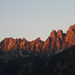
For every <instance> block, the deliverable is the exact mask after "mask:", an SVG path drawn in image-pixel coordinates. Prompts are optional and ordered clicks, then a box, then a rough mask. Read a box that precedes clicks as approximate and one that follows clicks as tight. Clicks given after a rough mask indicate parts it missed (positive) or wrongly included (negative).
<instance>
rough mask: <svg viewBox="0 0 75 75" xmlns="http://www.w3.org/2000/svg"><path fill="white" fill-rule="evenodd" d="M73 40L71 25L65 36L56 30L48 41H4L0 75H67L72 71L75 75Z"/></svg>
mask: <svg viewBox="0 0 75 75" xmlns="http://www.w3.org/2000/svg"><path fill="white" fill-rule="evenodd" d="M74 37H75V25H71V26H70V27H69V29H68V30H67V32H66V33H63V31H62V30H58V31H55V30H53V31H52V32H51V33H50V36H48V38H47V39H46V41H42V40H41V39H40V37H38V38H37V39H36V40H33V41H27V40H26V39H25V38H23V39H20V38H19V39H13V38H12V37H10V38H5V39H4V40H2V41H1V42H0V75H64V74H68V70H69V67H70V68H71V73H70V75H73V74H74V67H73V65H74V57H75V51H74V49H75V38H74ZM71 62H72V63H71ZM65 65H66V66H65ZM68 65H69V66H68ZM72 69H73V71H72ZM64 70H66V71H64ZM72 72H73V74H72Z"/></svg>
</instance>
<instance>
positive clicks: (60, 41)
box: [0, 25, 75, 53]
mask: <svg viewBox="0 0 75 75" xmlns="http://www.w3.org/2000/svg"><path fill="white" fill-rule="evenodd" d="M74 44H75V25H72V26H70V27H69V29H68V30H67V33H66V34H65V33H63V31H62V30H58V31H55V30H53V31H52V32H51V33H50V36H49V37H48V38H47V39H46V41H42V40H41V39H40V37H39V38H37V39H36V40H33V41H27V40H26V39H25V38H23V39H13V38H5V39H4V40H3V41H1V42H0V50H3V51H9V50H18V49H19V50H28V51H35V52H49V53H50V52H53V51H55V50H60V49H61V48H63V47H70V46H72V45H74Z"/></svg>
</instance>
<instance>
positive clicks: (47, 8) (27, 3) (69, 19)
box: [0, 0, 75, 41]
mask: <svg viewBox="0 0 75 75" xmlns="http://www.w3.org/2000/svg"><path fill="white" fill-rule="evenodd" d="M73 24H75V0H0V41H2V40H3V39H4V38H6V37H7V38H9V37H13V38H14V39H15V38H26V39H27V40H28V41H32V40H35V39H36V38H38V37H40V38H41V39H42V40H44V41H45V40H46V39H47V37H48V36H49V35H50V33H51V31H52V30H53V29H54V30H56V31H57V30H58V29H62V30H63V32H65V33H66V31H67V30H68V28H69V26H70V25H73Z"/></svg>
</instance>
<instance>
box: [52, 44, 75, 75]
mask: <svg viewBox="0 0 75 75" xmlns="http://www.w3.org/2000/svg"><path fill="white" fill-rule="evenodd" d="M69 49H70V50H71V52H70V54H69V55H68V56H67V57H65V58H64V59H63V60H61V61H60V62H58V63H57V65H56V67H55V68H54V70H53V71H52V75H75V45H74V46H72V47H71V48H69Z"/></svg>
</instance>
